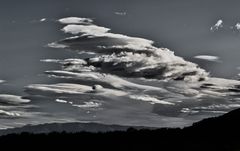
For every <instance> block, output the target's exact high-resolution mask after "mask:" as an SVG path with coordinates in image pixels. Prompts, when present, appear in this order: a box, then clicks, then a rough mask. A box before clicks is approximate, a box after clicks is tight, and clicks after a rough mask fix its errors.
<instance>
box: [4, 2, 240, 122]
mask: <svg viewBox="0 0 240 151" xmlns="http://www.w3.org/2000/svg"><path fill="white" fill-rule="evenodd" d="M239 5H240V2H239V1H237V0H228V1H227V0H202V1H197V0H181V1H179V0H159V1H155V0H131V1H129V0H121V1H120V0H102V1H99V0H65V1H58V0H48V1H47V0H42V1H33V0H23V1H14V0H8V1H4V0H2V1H1V2H0V41H1V47H0V71H1V72H0V104H1V102H10V104H13V106H14V103H12V102H15V101H16V100H17V102H19V104H21V105H22V103H23V106H21V107H19V106H18V107H16V108H15V109H14V110H13V111H11V109H10V108H6V107H5V106H4V103H2V106H1V107H0V115H4V116H5V115H7V116H11V115H13V116H15V115H18V114H19V115H20V116H21V115H23V118H16V119H14V122H13V121H12V120H8V119H7V120H6V119H4V118H3V119H0V121H1V120H2V121H3V122H6V123H7V124H6V125H2V126H13V125H14V126H16V125H22V124H25V123H29V122H30V123H42V122H48V121H51V120H53V121H63V122H65V121H72V122H73V121H82V120H83V121H88V120H90V121H101V122H106V123H115V122H118V120H116V118H115V117H116V116H117V115H118V114H119V115H120V117H119V121H121V122H120V123H118V124H133V125H147V126H183V125H184V124H189V123H192V122H193V121H196V120H199V119H202V118H203V117H208V116H212V115H215V114H214V113H209V112H208V110H211V109H212V108H214V109H218V110H217V111H219V113H223V112H225V111H228V110H231V109H232V108H236V107H238V97H237V96H238V94H235V93H236V92H234V94H232V92H231V93H230V92H229V91H230V90H231V91H238V87H237V86H238V81H237V79H238V74H239V67H240V63H239V55H240V51H239V48H240V43H239V40H240V35H239V34H240V33H239V32H240V31H239V28H238V27H239V26H238V23H239V22H240V10H239ZM67 17H79V18H88V20H90V22H87V23H86V22H82V23H80V24H82V25H78V23H76V22H74V23H71V22H70V23H63V22H59V19H61V18H65V19H66V18H67ZM75 19H76V18H75ZM72 24H74V25H72ZM88 25H91V28H89V26H88ZM89 30H90V31H89ZM82 34H86V35H88V36H89V35H90V36H93V37H92V39H91V38H89V37H85V39H81V38H80V39H76V40H75V39H70V40H69V39H68V40H67V38H69V37H71V36H81V35H82ZM95 38H96V39H95ZM74 40H75V41H74ZM52 43H54V44H57V45H58V44H63V45H66V46H67V47H68V48H69V49H67V48H66V49H54V48H51V46H53V45H49V44H52ZM49 46H50V47H49ZM61 46H62V45H61ZM95 46H96V47H95ZM108 47H111V52H112V51H113V52H114V53H115V54H111V55H110V56H109V54H108V53H106V52H105V51H103V52H101V53H100V54H97V56H94V55H93V54H86V53H83V52H82V51H83V50H85V49H86V50H85V51H90V49H91V52H92V51H93V52H94V53H96V52H97V53H98V51H100V50H101V49H105V48H106V49H110V48H108ZM100 48H101V49H100ZM113 48H118V49H120V52H122V54H121V53H120V54H118V52H117V51H116V50H115V49H113ZM163 48H167V50H168V49H169V50H170V51H165V50H166V49H163ZM88 49H89V50H88ZM112 49H113V50H112ZM135 49H143V50H141V52H143V54H141V53H140V54H138V53H137V55H138V56H137V57H136V56H135V55H136V54H135V52H133V50H135ZM126 50H127V51H129V53H125V52H124V51H126ZM155 50H160V52H162V53H157V52H158V51H156V52H155ZM162 50H163V51H162ZM95 51H96V52H95ZM101 51H102V50H101ZM115 51H116V52H115ZM148 51H150V52H148ZM149 53H150V56H149ZM102 55H103V56H102ZM86 58H90V60H87V61H86V60H84V59H86ZM45 59H55V60H45ZM69 59H70V60H69ZM73 59H80V60H73ZM81 59H83V60H84V61H86V62H87V64H91V65H92V66H93V67H95V68H97V67H98V66H100V68H99V70H95V69H94V70H93V73H91V74H89V73H85V71H84V72H83V71H81V72H80V71H79V66H80V67H81V68H83V67H82V62H84V61H83V60H81ZM108 59H109V60H110V61H109V60H108ZM137 59H139V60H137ZM96 60H98V61H96ZM169 60H170V61H169ZM164 61H166V62H164ZM188 61H190V62H188ZM51 62H55V63H51ZM80 62H81V63H80ZM109 62H110V63H109ZM129 62H132V64H131V63H129ZM76 63H77V65H78V66H71V64H73V65H75V64H76ZM111 63H112V64H111ZM164 63H166V64H164ZM173 63H175V64H173ZM194 63H196V64H194ZM66 64H67V65H70V66H69V67H68V66H67V65H66ZM151 65H152V66H151ZM113 66H114V67H113ZM182 66H184V67H182ZM123 67H124V70H123V71H120V72H117V70H120V69H122V68H123ZM165 67H166V69H165ZM198 67H200V68H198ZM73 69H74V70H73ZM84 69H86V70H90V67H88V66H84ZM146 69H148V70H146ZM91 70H92V67H91ZM175 71H176V73H175ZM72 72H73V73H72ZM75 72H77V74H76V73H75ZM79 72H80V73H81V74H78V73H79ZM82 72H83V73H84V74H83V73H82ZM100 73H105V74H106V73H107V74H109V75H107V76H106V77H107V78H106V77H105V76H103V77H102V75H101V74H100ZM99 74H100V75H99ZM181 74H182V75H181ZM191 74H193V75H194V76H193V77H194V78H196V79H200V78H201V77H210V80H208V81H206V83H201V82H199V81H195V83H194V82H193V83H190V84H189V83H188V82H187V83H185V82H181V80H180V82H179V81H178V82H175V81H171V80H172V79H175V80H176V79H178V80H179V79H184V78H185V77H184V76H186V77H189V78H190V79H192V77H191ZM180 75H181V76H180ZM189 75H190V76H189ZM61 76H62V77H63V78H60V77H61ZM66 76H67V77H68V79H67V78H66ZM84 76H85V78H89V76H90V77H95V76H97V77H101V78H102V79H101V80H102V81H101V80H100V81H97V80H99V79H94V80H93V79H91V80H86V79H84V80H82V79H81V78H82V77H84ZM169 77H170V78H169ZM212 77H213V78H212ZM139 78H140V79H139ZM141 78H147V79H148V78H149V79H150V80H151V78H153V79H158V80H160V81H158V82H156V83H155V82H153V81H144V80H143V79H141ZM215 78H216V79H215ZM217 78H222V79H217ZM106 79H109V81H111V80H112V83H109V81H108V80H106ZM162 79H163V80H169V79H170V81H168V82H165V81H161V80H162ZM186 79H187V78H186ZM226 79H227V80H226ZM233 79H234V80H233ZM1 80H3V81H1ZM231 80H233V81H231ZM96 81H97V82H96ZM116 81H117V82H116ZM119 81H121V82H119ZM193 81H194V80H193ZM63 83H65V84H63ZM34 84H39V85H34ZM41 84H43V85H41ZM58 84H60V85H58ZM72 84H75V85H72ZM94 84H97V85H96V87H97V88H98V89H100V90H101V89H102V90H104V92H105V93H106V94H107V96H105V95H104V94H105V93H103V94H102V93H100V94H98V93H96V94H95V93H94V94H89V93H88V91H86V90H91V89H92V86H93V85H94ZM195 84H196V85H195ZM225 84H226V85H225ZM215 85H216V86H215ZM42 87H44V89H48V90H49V89H50V88H52V89H53V90H51V93H50V92H48V93H50V94H48V93H45V92H42V89H40V88H42ZM59 87H63V91H64V93H66V90H68V89H69V91H71V93H72V91H73V90H72V89H71V87H76V89H77V90H78V91H77V94H78V93H80V92H81V94H78V95H79V96H78V95H77V96H75V95H73V96H72V94H71V95H70V96H69V94H66V95H60V96H59V95H58V94H55V93H56V91H60V90H59ZM182 87H183V88H184V89H183V90H180V89H181V88H182ZM203 87H205V88H206V87H207V90H205V89H202V88H203ZM129 88H130V89H136V92H135V91H133V92H132V91H131V90H128V89H129ZM143 89H146V91H142V90H143ZM156 89H157V90H159V91H160V90H161V93H159V94H158V93H157V92H156ZM184 90H186V91H184ZM222 90H223V92H222ZM128 91H129V92H131V93H130V94H129V92H128ZM110 92H111V93H113V94H114V96H111V97H109V95H108V94H109V93H110ZM219 92H222V93H224V95H226V98H225V99H224V97H225V96H221V95H220V94H219ZM82 93H83V94H82ZM85 93H87V94H85ZM162 93H163V94H162ZM117 94H119V95H120V96H118V95H117ZM123 94H124V95H123ZM125 94H126V95H125ZM140 94H142V95H140ZM9 95H10V96H9ZM38 95H39V96H41V97H40V98H39V96H38ZM55 95H56V96H55ZM115 95H116V96H115ZM138 95H140V96H138ZM175 96H176V97H175ZM209 98H211V101H209V102H207V103H206V102H204V100H205V101H206V100H208V99H209ZM123 99H124V100H125V101H122V102H121V101H119V100H123ZM177 99H179V100H177ZM191 99H196V100H203V102H202V103H198V102H194V103H193V102H191V101H190V100H191ZM13 100H14V101H13ZM26 100H30V103H29V102H26ZM132 100H135V101H136V100H138V101H139V102H141V103H139V102H135V101H132ZM229 100H233V102H231V101H230V102H229ZM24 101H25V102H24ZM108 101H109V102H111V103H108ZM178 101H179V102H178ZM181 101H182V102H183V103H180V102H181ZM234 101H235V102H234ZM156 102H157V103H156ZM24 103H27V104H26V106H25V104H24ZM28 103H29V104H28ZM169 104H172V106H171V105H170V106H169ZM173 104H174V105H173ZM229 104H230V105H229ZM89 106H90V108H88V107H89ZM102 106H103V107H102ZM127 106H129V107H127ZM14 107H15V106H14ZM95 107H96V108H97V109H92V108H95ZM76 108H80V109H76ZM83 108H84V109H83ZM86 108H87V109H86ZM100 108H103V110H101V109H100ZM15 110H16V111H15ZM199 111H200V112H201V111H203V112H204V113H203V112H201V114H197V115H195V113H196V112H199ZM214 111H215V110H214ZM220 111H221V112H220ZM61 112H63V114H60V113H61ZM14 113H16V114H14ZM185 113H186V114H187V115H185ZM49 114H50V115H53V116H52V117H51V118H49V117H48V115H49ZM79 114H80V115H82V116H80V117H78V116H77V115H79ZM192 114H194V115H193V116H191V115H192ZM217 114H218V113H217ZM96 115H99V117H96ZM36 117H37V118H36ZM135 118H136V120H132V119H135ZM33 119H37V120H33ZM120 119H121V120H120ZM147 119H150V121H151V122H152V124H150V125H148V124H149V123H151V122H149V121H148V120H147ZM166 119H168V120H169V121H171V122H169V123H167V122H166ZM21 123H22V124H21Z"/></svg>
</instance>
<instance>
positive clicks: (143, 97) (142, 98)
mask: <svg viewBox="0 0 240 151" xmlns="http://www.w3.org/2000/svg"><path fill="white" fill-rule="evenodd" d="M129 97H130V98H131V99H134V100H140V101H145V102H150V103H151V104H165V105H174V103H171V102H167V101H163V100H159V99H157V98H155V97H152V96H149V95H129Z"/></svg>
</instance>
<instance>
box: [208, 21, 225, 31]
mask: <svg viewBox="0 0 240 151" xmlns="http://www.w3.org/2000/svg"><path fill="white" fill-rule="evenodd" d="M220 28H223V20H221V19H220V20H218V21H217V23H216V24H215V25H213V26H212V27H211V28H210V30H211V31H216V30H219V29H220Z"/></svg>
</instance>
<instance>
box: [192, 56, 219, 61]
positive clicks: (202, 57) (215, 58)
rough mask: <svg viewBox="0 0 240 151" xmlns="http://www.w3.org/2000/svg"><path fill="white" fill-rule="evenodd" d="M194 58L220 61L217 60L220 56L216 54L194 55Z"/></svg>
mask: <svg viewBox="0 0 240 151" xmlns="http://www.w3.org/2000/svg"><path fill="white" fill-rule="evenodd" d="M194 58H196V59H202V60H207V61H213V62H218V61H220V60H219V59H220V58H219V57H218V56H211V55H198V56H195V57H194Z"/></svg>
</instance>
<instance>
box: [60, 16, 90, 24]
mask: <svg viewBox="0 0 240 151" xmlns="http://www.w3.org/2000/svg"><path fill="white" fill-rule="evenodd" d="M58 21H59V22H60V23H62V24H84V23H91V22H92V21H93V20H92V19H89V18H79V17H66V18H62V19H59V20H58Z"/></svg>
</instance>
